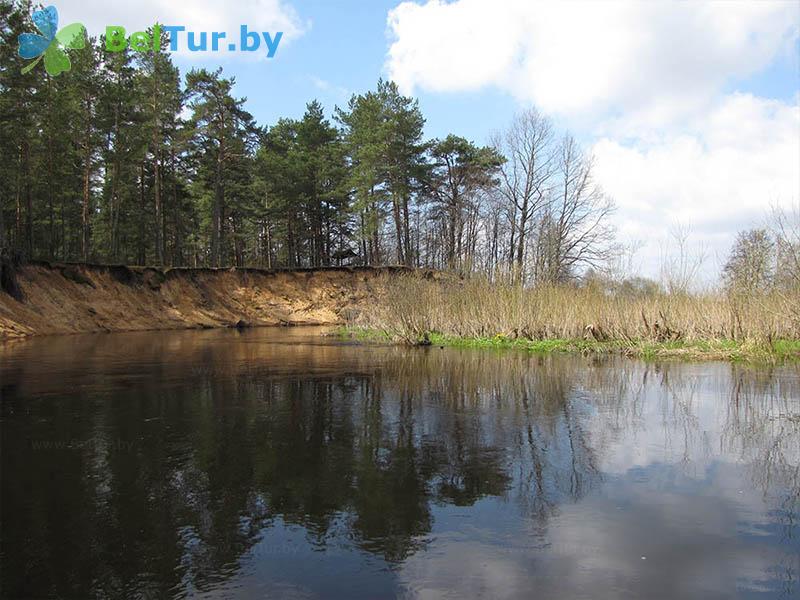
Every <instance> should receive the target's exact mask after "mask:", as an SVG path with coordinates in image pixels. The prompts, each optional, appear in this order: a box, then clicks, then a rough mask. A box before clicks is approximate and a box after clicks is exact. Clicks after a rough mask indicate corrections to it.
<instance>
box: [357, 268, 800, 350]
mask: <svg viewBox="0 0 800 600" xmlns="http://www.w3.org/2000/svg"><path fill="white" fill-rule="evenodd" d="M799 306H800V295H798V294H787V293H778V292H773V293H770V294H763V295H749V296H738V297H732V296H730V295H728V294H725V293H723V292H714V293H702V294H667V293H647V294H643V293H642V294H623V293H611V292H608V291H606V290H603V289H600V288H598V287H592V286H588V287H575V286H566V285H562V286H539V287H535V288H521V287H519V286H514V285H507V284H496V283H490V282H488V281H487V280H485V279H479V278H473V279H465V280H457V279H450V280H438V281H437V280H430V279H426V278H424V277H420V276H417V275H405V276H401V277H393V278H392V279H391V280H388V279H387V280H386V281H385V287H384V289H383V292H382V293H381V294H380V295H379V297H378V299H377V301H376V302H375V303H374V304H371V305H369V306H367V307H366V309H365V310H364V311H362V312H361V313H360V314H359V315H358V318H357V319H356V320H355V321H354V322H353V323H351V324H352V325H355V326H359V327H365V328H369V329H378V330H382V331H385V332H387V333H389V334H391V335H393V336H395V337H399V338H402V339H405V340H407V341H410V342H414V341H419V340H420V339H422V338H423V336H425V334H428V333H437V334H442V335H446V336H453V337H461V338H486V337H492V336H497V335H500V336H503V337H505V338H510V339H520V338H521V339H529V340H549V339H586V338H589V339H593V340H595V341H612V340H615V341H649V342H687V343H692V342H699V341H712V340H734V341H737V342H742V343H743V342H753V343H765V342H772V341H773V340H777V339H790V340H796V339H800V309H798V307H799Z"/></svg>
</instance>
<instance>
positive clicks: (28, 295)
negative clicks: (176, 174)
mask: <svg viewBox="0 0 800 600" xmlns="http://www.w3.org/2000/svg"><path fill="white" fill-rule="evenodd" d="M398 269H399V268H369V267H359V268H328V269H315V270H296V271H264V270H257V269H163V270H162V269H153V268H141V267H139V268H129V267H108V266H97V265H63V264H53V265H50V264H47V263H37V264H32V265H27V266H24V267H21V268H19V269H17V272H16V274H15V277H16V283H17V284H18V286H19V289H20V290H21V292H22V298H21V300H17V299H14V298H13V297H11V296H10V295H9V294H8V293H7V292H5V291H2V290H0V338H8V337H17V336H23V335H33V334H37V335H38V334H56V333H75V332H90V331H126V330H144V329H179V328H195V327H230V326H235V325H236V324H237V323H239V322H243V324H247V325H254V326H255V325H279V324H334V323H341V322H343V320H344V318H346V317H347V311H358V310H359V307H360V306H362V305H363V303H364V302H367V301H370V300H371V299H372V300H374V298H375V294H376V293H377V291H378V290H379V289H380V287H381V285H382V284H381V281H382V280H383V279H384V278H385V277H386V276H387V274H388V273H390V272H394V271H397V270H398Z"/></svg>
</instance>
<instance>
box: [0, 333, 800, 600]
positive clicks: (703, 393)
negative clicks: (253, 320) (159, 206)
mask: <svg viewBox="0 0 800 600" xmlns="http://www.w3.org/2000/svg"><path fill="white" fill-rule="evenodd" d="M321 333H322V331H321V330H320V329H318V328H301V327H298V328H261V329H250V330H243V331H237V330H208V331H175V332H163V331H162V332H146V333H117V334H96V335H75V336H55V337H42V338H33V339H30V340H24V341H16V342H9V343H6V344H3V345H0V406H1V407H2V421H1V422H0V427H1V429H0V433H1V434H2V437H1V438H0V440H1V449H2V458H1V460H2V472H1V473H0V483H1V484H2V497H1V498H0V499H1V500H2V504H1V506H0V553H1V555H0V558H1V559H2V567H1V571H0V585H1V586H2V587H0V595H2V597H4V598H5V597H8V598H18V597H36V598H39V597H54V598H55V597H64V598H145V599H149V598H153V599H155V598H189V597H192V598H194V597H200V598H231V597H234V598H239V597H242V598H270V597H276V598H346V599H353V598H393V597H401V598H478V597H485V598H493V599H494V598H532V597H535V598H592V599H601V598H650V599H652V598H790V597H797V596H798V594H800V583H798V577H799V576H800V530H799V529H798V517H799V516H800V515H799V514H798V508H800V507H799V506H798V499H799V498H800V370H799V369H798V368H797V367H796V366H788V367H774V368H767V367H760V368H756V367H750V366H746V365H736V364H727V363H680V362H667V363H645V362H639V361H634V360H630V359H625V358H621V357H612V358H608V357H607V358H597V357H582V356H532V355H528V354H524V353H519V352H515V351H506V352H494V351H486V350H458V349H449V348H445V349H442V348H438V347H430V348H406V347H397V346H388V345H359V344H355V343H350V342H346V341H341V340H339V339H336V338H332V337H325V336H323V335H321Z"/></svg>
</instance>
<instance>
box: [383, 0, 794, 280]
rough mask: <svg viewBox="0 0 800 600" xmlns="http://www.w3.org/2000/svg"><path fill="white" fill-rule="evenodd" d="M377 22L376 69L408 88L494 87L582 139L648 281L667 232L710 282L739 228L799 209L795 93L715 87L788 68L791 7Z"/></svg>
mask: <svg viewBox="0 0 800 600" xmlns="http://www.w3.org/2000/svg"><path fill="white" fill-rule="evenodd" d="M388 26H389V35H390V37H391V44H390V47H389V50H388V54H387V58H386V64H385V68H386V70H387V73H388V75H389V77H391V78H393V79H394V80H395V81H397V82H398V84H399V85H400V86H401V87H402V89H403V90H404V91H405V92H407V93H409V92H412V91H415V90H424V91H429V92H472V91H476V90H479V89H484V88H496V89H500V90H503V91H506V92H508V93H510V94H512V95H513V96H514V97H515V98H517V100H518V101H519V103H520V104H521V105H527V104H530V103H534V104H535V105H537V106H538V108H540V109H541V110H543V111H544V112H545V113H548V114H550V115H553V116H558V117H560V121H561V122H563V123H566V124H568V125H569V126H570V127H572V128H573V129H574V130H576V131H577V132H578V133H579V134H581V137H583V138H584V139H589V140H593V142H594V143H593V148H592V151H593V153H594V155H595V157H596V165H597V175H598V179H599V181H600V183H601V184H602V185H603V187H604V188H605V190H606V191H607V192H608V193H609V195H611V196H612V197H614V198H615V200H616V201H617V204H618V207H619V210H618V213H617V215H616V222H617V225H618V229H619V232H620V238H621V239H622V240H623V241H630V240H643V241H645V242H646V246H645V247H644V248H643V249H642V250H641V251H640V252H639V253H638V257H637V258H638V259H639V262H640V267H641V268H642V269H643V270H644V271H645V272H647V273H648V274H650V275H654V274H656V273H657V265H658V262H659V255H660V253H661V247H662V246H665V245H666V243H667V241H668V240H667V234H666V231H667V230H668V229H669V228H670V227H671V226H672V225H674V224H676V223H682V224H684V225H691V226H692V231H693V237H694V241H695V242H702V243H703V244H704V245H705V246H707V248H708V251H709V252H708V253H709V255H710V259H711V260H709V261H708V262H707V264H706V269H705V273H704V274H705V275H706V277H707V278H708V277H713V275H714V267H715V265H714V264H713V263H714V262H715V261H714V259H716V258H720V257H724V255H725V254H726V253H727V251H728V249H729V246H730V243H731V242H732V239H733V235H734V234H735V233H736V231H737V230H738V229H741V228H745V227H752V226H756V225H759V224H762V222H763V220H764V217H765V215H766V213H767V210H768V209H769V206H770V205H771V204H775V203H778V204H784V205H787V204H789V203H791V202H797V201H798V200H800V109H799V108H798V103H797V99H795V100H794V101H793V102H785V101H777V100H772V99H766V98H759V97H756V96H753V95H750V94H728V95H727V96H726V95H724V93H723V92H724V90H725V89H726V88H729V87H730V86H731V84H732V83H733V84H736V83H737V82H740V81H744V80H746V79H747V77H749V76H751V75H753V74H756V73H758V72H760V71H763V70H764V69H765V68H766V67H768V66H769V65H770V64H772V63H773V62H774V61H775V60H776V58H777V57H778V56H781V55H782V53H787V56H791V57H793V58H791V60H792V61H793V62H794V63H795V64H796V61H797V58H796V51H797V50H796V49H797V40H798V37H799V36H800V4H798V3H796V2H781V1H773V2H770V1H763V2H737V1H729V2H672V1H670V2H664V1H660V0H655V1H648V2H643V1H639V2H636V1H631V2H596V1H590V2H584V1H581V0H578V1H573V2H530V1H526V0H492V1H488V0H456V1H455V2H451V3H445V2H443V1H442V0H429V1H428V2H427V3H425V4H418V3H414V2H403V3H402V4H400V5H398V6H397V7H396V8H394V9H393V10H392V11H390V12H389V16H388ZM509 119H510V115H509Z"/></svg>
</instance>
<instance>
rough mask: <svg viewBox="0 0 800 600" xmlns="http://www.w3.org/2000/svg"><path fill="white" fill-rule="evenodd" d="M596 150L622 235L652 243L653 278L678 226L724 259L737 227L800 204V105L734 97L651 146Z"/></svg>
mask: <svg viewBox="0 0 800 600" xmlns="http://www.w3.org/2000/svg"><path fill="white" fill-rule="evenodd" d="M592 151H593V153H594V156H595V160H596V163H595V164H596V168H597V171H596V174H597V177H598V181H599V182H600V184H601V185H602V186H603V188H604V189H605V190H606V191H607V192H608V193H609V194H610V195H611V196H613V197H614V199H615V200H616V202H617V206H618V213H617V215H616V218H617V222H618V226H619V230H620V233H621V234H622V236H623V237H624V238H627V239H639V240H644V241H646V242H647V246H646V247H645V248H644V249H643V252H644V254H643V256H642V258H644V259H645V263H646V266H647V265H649V266H650V267H651V268H650V271H651V273H652V267H653V262H654V261H655V259H656V258H657V256H658V253H659V246H660V245H661V244H662V243H663V242H664V241H665V232H666V230H667V229H668V228H669V226H670V225H672V224H674V223H676V222H681V223H684V224H687V223H690V224H691V225H692V227H693V231H694V234H695V235H696V237H697V238H698V239H702V240H704V241H705V242H707V243H708V245H709V246H710V248H709V250H710V251H711V254H712V257H713V256H715V255H716V256H723V255H724V254H725V253H726V252H727V250H728V245H729V244H730V241H731V237H732V235H733V233H735V232H736V230H738V229H741V228H745V227H752V226H757V225H760V224H762V222H763V220H764V217H765V215H766V213H767V212H768V210H769V208H770V206H771V205H774V204H779V205H783V206H787V207H788V206H790V205H791V204H792V203H793V202H797V201H798V200H800V107H798V105H797V104H787V103H785V102H780V101H777V100H768V99H764V98H758V97H755V96H752V95H750V94H733V95H730V96H727V97H725V98H724V99H723V100H722V101H721V102H719V103H718V104H717V105H716V106H715V107H714V108H712V109H711V110H710V111H709V112H708V113H705V114H704V115H703V118H702V119H700V118H698V119H697V120H695V121H694V122H692V123H690V124H689V125H688V126H686V127H685V128H683V129H682V130H681V131H680V132H676V133H662V134H661V135H660V136H659V137H658V138H651V139H648V141H647V142H646V143H642V142H638V143H624V142H621V141H618V140H616V139H613V138H611V137H604V138H602V139H600V140H598V141H597V142H596V143H595V144H594V146H593V148H592Z"/></svg>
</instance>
